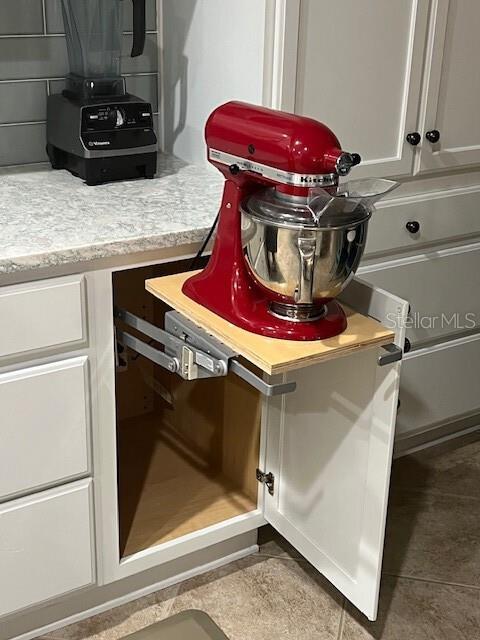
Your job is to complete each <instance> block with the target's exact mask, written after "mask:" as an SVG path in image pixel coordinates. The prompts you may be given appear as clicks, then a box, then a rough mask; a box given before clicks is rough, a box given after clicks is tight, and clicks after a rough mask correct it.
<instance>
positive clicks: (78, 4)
mask: <svg viewBox="0 0 480 640" xmlns="http://www.w3.org/2000/svg"><path fill="white" fill-rule="evenodd" d="M125 1H128V0H62V11H63V20H64V23H65V34H66V40H67V50H68V58H69V63H70V74H69V76H68V77H67V91H68V93H70V94H73V95H76V96H82V97H92V96H98V95H101V96H106V95H124V94H125V81H124V79H123V78H122V76H121V52H122V9H123V3H124V2H125ZM132 10H133V47H132V52H131V56H132V57H136V56H139V55H141V54H142V53H143V50H144V47H145V34H146V25H145V0H132Z"/></svg>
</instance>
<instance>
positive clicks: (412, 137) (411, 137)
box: [406, 131, 422, 147]
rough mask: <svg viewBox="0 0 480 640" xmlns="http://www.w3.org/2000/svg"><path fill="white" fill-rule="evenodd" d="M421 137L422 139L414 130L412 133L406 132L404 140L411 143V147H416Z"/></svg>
mask: <svg viewBox="0 0 480 640" xmlns="http://www.w3.org/2000/svg"><path fill="white" fill-rule="evenodd" d="M421 139H422V136H421V135H420V134H419V133H418V131H414V132H413V133H407V138H406V140H407V142H408V144H411V145H412V147H416V146H417V144H418V143H419V142H420V140H421Z"/></svg>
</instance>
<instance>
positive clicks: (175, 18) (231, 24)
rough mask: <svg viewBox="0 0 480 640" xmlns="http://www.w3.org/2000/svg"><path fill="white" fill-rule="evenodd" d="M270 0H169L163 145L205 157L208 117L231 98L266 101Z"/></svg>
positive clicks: (165, 12)
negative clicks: (264, 76) (265, 42)
mask: <svg viewBox="0 0 480 640" xmlns="http://www.w3.org/2000/svg"><path fill="white" fill-rule="evenodd" d="M266 2H267V0H240V1H238V0H164V2H163V9H162V23H163V28H162V32H163V43H162V46H163V62H162V66H163V70H162V72H161V73H162V74H163V78H162V86H163V136H164V150H165V151H169V152H173V153H175V154H176V155H177V156H179V157H180V158H183V159H185V160H187V161H188V162H194V163H204V162H206V150H205V142H204V132H203V130H204V127H205V122H206V120H207V118H208V116H209V114H210V113H211V111H212V110H213V109H214V108H215V107H217V106H218V105H220V104H222V103H223V102H227V101H228V100H244V101H247V102H253V103H256V104H261V103H262V100H263V69H264V63H263V61H264V51H265V46H264V39H265V16H266Z"/></svg>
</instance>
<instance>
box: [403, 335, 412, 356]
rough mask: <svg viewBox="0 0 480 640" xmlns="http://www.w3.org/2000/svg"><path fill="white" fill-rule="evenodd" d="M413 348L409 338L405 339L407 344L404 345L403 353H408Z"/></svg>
mask: <svg viewBox="0 0 480 640" xmlns="http://www.w3.org/2000/svg"><path fill="white" fill-rule="evenodd" d="M411 348H412V343H411V342H410V340H409V339H408V338H405V342H404V343H403V353H408V352H409V351H410V349H411Z"/></svg>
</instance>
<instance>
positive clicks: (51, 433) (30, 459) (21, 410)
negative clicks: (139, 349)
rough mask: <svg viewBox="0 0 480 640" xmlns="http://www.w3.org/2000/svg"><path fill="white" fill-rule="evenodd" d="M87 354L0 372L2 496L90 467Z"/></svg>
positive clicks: (45, 483) (0, 489)
mask: <svg viewBox="0 0 480 640" xmlns="http://www.w3.org/2000/svg"><path fill="white" fill-rule="evenodd" d="M87 374H88V372H87V358H86V357H81V358H72V359H69V360H63V361H61V362H54V363H52V364H47V365H42V366H37V367H31V368H28V369H22V370H20V371H13V372H9V373H4V374H2V375H0V407H1V411H2V427H1V435H0V437H1V443H2V445H1V447H0V500H1V499H2V498H5V497H6V496H8V495H11V494H15V493H20V492H25V491H28V490H30V489H34V488H36V487H42V486H45V485H48V484H51V483H54V482H59V481H61V480H64V479H67V478H72V477H75V476H78V475H81V474H84V473H86V472H87V471H88V424H89V415H88V380H87Z"/></svg>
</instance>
